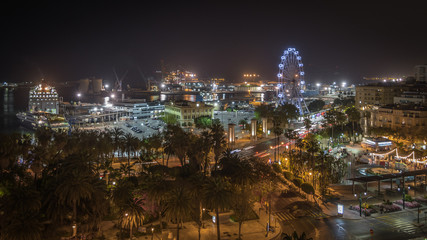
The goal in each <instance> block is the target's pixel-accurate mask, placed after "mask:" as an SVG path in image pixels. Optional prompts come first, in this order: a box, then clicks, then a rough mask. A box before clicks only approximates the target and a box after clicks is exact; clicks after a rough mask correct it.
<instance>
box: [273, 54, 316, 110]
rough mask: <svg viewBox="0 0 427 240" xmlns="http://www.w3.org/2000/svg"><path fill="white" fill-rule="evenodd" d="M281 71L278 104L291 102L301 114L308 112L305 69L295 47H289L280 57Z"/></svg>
mask: <svg viewBox="0 0 427 240" xmlns="http://www.w3.org/2000/svg"><path fill="white" fill-rule="evenodd" d="M280 59H281V61H280V64H279V73H278V74H277V78H278V80H279V81H278V82H279V83H278V84H277V89H278V92H277V98H278V101H277V102H278V104H281V105H283V104H285V103H290V104H293V105H295V106H296V107H297V108H298V110H299V112H300V114H301V115H304V114H305V113H308V112H309V111H308V108H307V105H306V104H305V101H304V98H303V96H302V93H303V92H304V89H305V82H304V70H303V66H304V65H303V63H302V61H301V56H300V55H299V52H298V51H297V50H295V48H288V50H285V51H284V52H283V56H282V57H281V58H280Z"/></svg>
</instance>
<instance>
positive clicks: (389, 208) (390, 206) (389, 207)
mask: <svg viewBox="0 0 427 240" xmlns="http://www.w3.org/2000/svg"><path fill="white" fill-rule="evenodd" d="M380 206H382V207H383V208H384V210H385V211H386V212H396V211H400V210H402V208H401V207H399V206H397V205H396V204H393V203H392V204H384V203H383V204H381V205H380Z"/></svg>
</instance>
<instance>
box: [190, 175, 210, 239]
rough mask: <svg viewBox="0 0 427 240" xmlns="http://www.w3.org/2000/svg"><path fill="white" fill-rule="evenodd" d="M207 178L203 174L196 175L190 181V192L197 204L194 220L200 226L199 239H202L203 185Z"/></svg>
mask: <svg viewBox="0 0 427 240" xmlns="http://www.w3.org/2000/svg"><path fill="white" fill-rule="evenodd" d="M206 179H207V176H206V175H205V174H203V173H200V172H198V173H195V174H193V175H192V176H190V178H189V179H188V183H189V185H188V190H189V193H190V196H191V199H192V201H194V202H195V203H196V204H197V207H195V208H194V211H193V213H194V214H193V219H194V221H195V222H196V224H197V226H198V233H199V239H200V238H201V233H200V231H201V227H202V224H203V212H204V211H203V204H204V203H203V197H202V195H203V184H204V183H205V182H206Z"/></svg>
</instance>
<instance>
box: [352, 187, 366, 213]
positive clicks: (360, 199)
mask: <svg viewBox="0 0 427 240" xmlns="http://www.w3.org/2000/svg"><path fill="white" fill-rule="evenodd" d="M363 195H364V196H366V192H364V193H363V194H354V197H356V198H357V197H358V198H359V214H360V216H362V196H363Z"/></svg>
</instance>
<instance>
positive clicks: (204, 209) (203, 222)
mask: <svg viewBox="0 0 427 240" xmlns="http://www.w3.org/2000/svg"><path fill="white" fill-rule="evenodd" d="M205 211H206V208H203V214H202V224H203V226H202V227H203V228H205V221H203V215H205Z"/></svg>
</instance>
